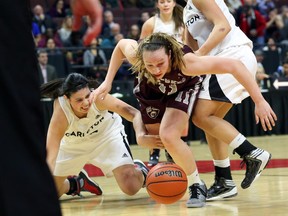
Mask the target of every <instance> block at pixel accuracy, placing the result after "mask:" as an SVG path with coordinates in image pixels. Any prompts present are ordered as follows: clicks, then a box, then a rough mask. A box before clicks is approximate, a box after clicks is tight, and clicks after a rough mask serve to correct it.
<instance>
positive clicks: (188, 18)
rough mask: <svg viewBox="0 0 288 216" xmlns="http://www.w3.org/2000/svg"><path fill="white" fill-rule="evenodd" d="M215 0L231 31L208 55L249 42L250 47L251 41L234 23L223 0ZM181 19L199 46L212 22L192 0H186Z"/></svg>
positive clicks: (206, 36)
mask: <svg viewBox="0 0 288 216" xmlns="http://www.w3.org/2000/svg"><path fill="white" fill-rule="evenodd" d="M215 2H216V3H217V5H218V7H219V8H220V9H221V10H222V12H223V14H224V15H225V17H226V19H227V20H228V22H229V24H230V26H231V31H230V32H229V33H228V34H227V35H226V37H225V38H224V39H223V41H222V42H221V43H219V44H218V45H217V46H216V47H214V49H212V50H211V52H210V53H209V54H208V55H217V54H218V53H220V52H221V51H223V50H224V49H226V48H229V47H232V46H239V45H243V44H249V46H250V47H251V48H252V41H251V40H250V39H249V38H248V37H247V36H246V35H245V34H244V33H243V32H242V30H241V29H240V28H239V27H237V26H236V25H235V19H234V17H233V15H232V14H231V13H230V12H229V9H228V7H227V5H226V4H225V2H224V0H215ZM183 21H184V24H185V25H186V27H187V29H188V31H189V33H190V34H191V35H192V36H193V38H194V39H195V40H197V43H198V46H199V47H201V46H202V45H203V44H204V43H205V41H206V40H207V38H208V37H209V35H210V33H211V31H212V29H213V24H212V23H211V22H210V21H209V20H207V19H206V17H205V16H204V14H203V13H201V12H200V11H199V10H198V9H197V8H196V7H195V5H194V4H193V3H192V0H188V1H187V5H186V6H185V8H184V11H183Z"/></svg>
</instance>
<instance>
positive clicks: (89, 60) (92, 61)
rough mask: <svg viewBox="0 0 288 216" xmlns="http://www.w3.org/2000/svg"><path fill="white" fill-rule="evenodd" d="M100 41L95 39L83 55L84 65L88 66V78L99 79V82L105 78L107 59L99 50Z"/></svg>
mask: <svg viewBox="0 0 288 216" xmlns="http://www.w3.org/2000/svg"><path fill="white" fill-rule="evenodd" d="M99 40H100V39H99V38H98V39H93V40H92V42H91V44H90V48H89V49H87V50H86V51H85V52H84V54H83V63H84V65H85V66H87V67H88V68H87V73H86V74H87V77H93V78H97V79H98V80H99V81H100V80H103V79H104V77H105V74H106V73H104V72H106V70H107V59H106V56H105V53H104V51H103V50H102V49H100V48H99V44H100V41H99Z"/></svg>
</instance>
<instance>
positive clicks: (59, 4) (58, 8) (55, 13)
mask: <svg viewBox="0 0 288 216" xmlns="http://www.w3.org/2000/svg"><path fill="white" fill-rule="evenodd" d="M68 8H69V6H68V5H66V4H65V2H64V1H63V0H56V1H55V2H54V4H53V5H52V7H51V9H50V11H49V14H50V16H51V17H61V18H64V17H66V16H67V13H66V12H67V9H68Z"/></svg>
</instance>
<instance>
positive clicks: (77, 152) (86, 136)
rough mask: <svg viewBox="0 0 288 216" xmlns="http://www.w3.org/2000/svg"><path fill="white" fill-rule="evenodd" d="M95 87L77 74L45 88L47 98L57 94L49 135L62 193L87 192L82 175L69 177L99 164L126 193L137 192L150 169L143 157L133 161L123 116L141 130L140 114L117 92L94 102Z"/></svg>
mask: <svg viewBox="0 0 288 216" xmlns="http://www.w3.org/2000/svg"><path fill="white" fill-rule="evenodd" d="M91 87H93V88H95V87H96V84H95V83H94V84H93V82H92V81H90V80H87V79H86V78H85V77H84V76H83V75H81V74H77V73H71V74H69V75H68V77H67V78H66V79H58V80H55V81H51V82H49V83H47V84H44V85H42V87H41V94H42V95H43V96H46V97H52V98H55V101H54V110H53V115H52V118H51V121H50V125H49V129H48V135H47V162H48V165H49V167H50V169H51V171H52V172H53V174H54V179H55V182H56V186H57V189H58V195H59V197H60V196H61V195H62V194H64V193H67V194H75V193H77V192H78V191H79V188H80V190H81V187H82V186H83V185H81V181H79V179H78V178H77V177H75V178H74V179H73V178H68V180H66V178H67V176H69V175H77V174H78V173H79V172H80V171H81V169H82V168H83V167H84V165H85V164H87V163H90V164H93V165H95V166H97V167H99V168H100V169H101V170H102V171H103V173H104V174H105V175H106V176H107V177H110V176H114V177H115V179H116V181H117V183H118V185H119V187H120V189H121V190H122V191H123V192H124V193H126V194H128V195H134V194H135V193H137V192H138V191H139V190H140V189H141V187H142V186H143V185H145V178H146V174H147V173H148V169H147V168H146V167H145V165H144V163H143V162H141V161H139V160H135V161H134V162H133V159H132V155H131V152H130V148H129V143H128V141H127V137H126V133H125V131H124V126H123V124H122V119H121V117H120V115H121V116H122V117H124V118H125V119H127V120H128V121H130V122H133V125H134V128H140V129H141V125H142V124H141V122H142V120H141V116H140V112H139V111H138V110H137V109H135V108H134V107H132V106H130V105H128V104H126V103H125V102H123V101H121V100H119V99H117V98H115V97H113V96H111V95H108V97H107V99H105V100H98V101H96V102H95V103H90V102H89V96H90V93H91V89H90V88H91ZM117 113H118V114H117ZM138 120H139V121H138ZM135 124H137V126H135ZM138 131H139V130H135V132H136V134H137V132H138ZM155 137H157V136H155ZM156 139H157V138H156ZM154 141H155V140H154ZM156 141H157V140H156ZM134 163H135V164H136V165H137V166H138V168H135V164H134ZM101 193H102V192H101Z"/></svg>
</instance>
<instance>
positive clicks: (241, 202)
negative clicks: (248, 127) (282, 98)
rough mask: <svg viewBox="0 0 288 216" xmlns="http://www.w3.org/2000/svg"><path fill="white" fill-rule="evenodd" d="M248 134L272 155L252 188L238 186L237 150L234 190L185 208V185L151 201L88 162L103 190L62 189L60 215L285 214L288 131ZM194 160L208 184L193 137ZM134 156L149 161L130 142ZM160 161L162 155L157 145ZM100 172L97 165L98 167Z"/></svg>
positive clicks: (209, 169)
mask: <svg viewBox="0 0 288 216" xmlns="http://www.w3.org/2000/svg"><path fill="white" fill-rule="evenodd" d="M249 140H250V141H251V142H252V143H253V144H255V145H256V146H257V147H260V148H263V149H265V150H268V151H269V152H270V153H271V154H272V160H271V161H270V163H269V165H268V166H267V168H266V169H265V170H264V171H263V172H262V175H261V176H260V178H258V179H257V181H255V182H254V183H253V184H252V185H251V187H250V188H248V189H245V190H243V189H242V188H241V187H240V184H241V181H242V180H243V178H244V173H245V170H243V169H241V168H240V162H241V160H240V159H239V157H238V155H233V154H232V149H231V155H230V159H231V168H232V175H233V179H234V181H235V183H236V185H237V187H238V196H236V197H234V198H231V199H226V200H221V201H219V200H218V201H210V202H207V203H206V206H205V207H203V208H186V206H185V203H186V200H187V199H188V197H189V193H188V190H187V192H186V194H185V195H184V197H183V198H182V199H181V200H179V201H178V202H176V203H173V204H169V205H165V204H159V203H156V202H155V201H153V200H152V199H151V198H150V197H149V195H148V194H147V192H146V189H145V188H143V189H141V190H140V191H139V192H138V194H136V195H134V196H128V195H125V194H124V193H122V192H121V191H120V189H119V188H118V186H117V183H116V182H115V180H114V178H106V177H103V176H101V174H99V170H97V168H96V169H95V168H93V167H91V166H87V167H86V168H87V171H88V173H89V175H90V176H93V177H92V178H93V179H94V180H95V181H96V182H97V183H99V184H100V185H101V187H102V189H103V195H102V196H95V195H92V194H90V193H88V192H83V193H82V194H83V197H71V196H67V195H63V196H62V197H61V198H60V203H61V207H62V212H63V215H64V216H72V215H75V216H84V215H85V216H95V215H97V216H112V215H117V216H128V215H129V216H130V215H135V216H154V215H155V216H156V215H157V216H168V215H169V216H170V215H171V216H196V215H197V216H252V215H253V216H276V215H277V216H278V215H279V216H286V215H287V216H288V135H283V136H262V137H251V138H249ZM190 148H191V149H192V151H193V153H194V155H195V157H196V160H197V165H198V169H199V172H200V177H201V179H203V180H204V181H205V182H206V184H207V187H209V186H210V185H211V184H213V181H214V173H213V165H212V162H211V156H210V152H209V150H208V146H207V145H205V144H200V142H199V141H193V142H191V144H190ZM131 149H132V153H133V154H134V158H138V159H141V160H143V161H147V159H148V150H147V149H144V148H141V147H139V146H137V145H132V146H131ZM160 161H165V155H164V151H161V156H160ZM100 172H101V171H100Z"/></svg>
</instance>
